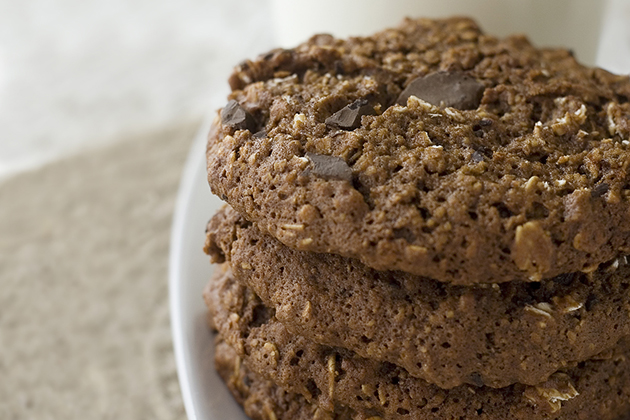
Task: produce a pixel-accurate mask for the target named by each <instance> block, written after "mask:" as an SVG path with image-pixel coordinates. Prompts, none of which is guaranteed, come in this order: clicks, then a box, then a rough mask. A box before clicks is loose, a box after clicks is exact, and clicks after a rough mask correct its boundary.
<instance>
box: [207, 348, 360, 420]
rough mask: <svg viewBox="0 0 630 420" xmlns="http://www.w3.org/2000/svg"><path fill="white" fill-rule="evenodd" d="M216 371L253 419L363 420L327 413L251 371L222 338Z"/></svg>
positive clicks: (343, 412)
mask: <svg viewBox="0 0 630 420" xmlns="http://www.w3.org/2000/svg"><path fill="white" fill-rule="evenodd" d="M214 358H215V366H216V369H217V372H218V373H219V375H220V376H221V378H222V379H223V381H224V382H225V384H226V385H227V387H228V389H229V390H230V392H231V393H232V395H233V396H234V399H235V400H236V401H237V402H238V403H239V404H240V405H241V406H243V410H244V411H245V413H246V414H247V415H248V416H249V417H250V418H251V419H253V420H363V419H366V416H359V415H357V414H356V413H353V411H352V410H349V409H347V408H343V407H338V408H337V410H336V411H334V412H327V411H324V410H322V409H321V408H319V407H317V406H316V405H314V404H312V403H310V402H308V401H307V400H306V399H305V398H304V397H303V396H301V395H298V394H295V393H292V392H287V391H285V390H283V389H282V388H280V387H278V386H277V385H276V384H274V383H273V382H271V381H269V380H266V379H264V378H262V377H261V376H260V375H257V374H255V373H254V372H252V371H251V370H249V369H248V368H247V367H246V366H245V365H244V364H243V363H241V359H240V357H239V356H238V355H237V354H236V352H235V351H234V349H232V348H231V347H230V346H229V345H228V344H227V343H225V341H223V339H222V338H221V336H218V337H217V339H216V341H215V350H214Z"/></svg>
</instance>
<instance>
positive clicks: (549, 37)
mask: <svg viewBox="0 0 630 420" xmlns="http://www.w3.org/2000/svg"><path fill="white" fill-rule="evenodd" d="M606 3H607V1H606V0H317V1H312V0H272V6H273V9H272V10H273V18H274V20H275V22H274V30H275V33H276V41H277V42H278V43H279V44H280V45H281V46H282V47H292V46H295V45H297V44H298V43H300V42H303V41H305V40H306V39H308V38H309V37H310V36H311V35H313V34H316V33H330V34H333V35H335V36H337V37H347V36H352V35H359V36H360V35H369V34H371V33H374V32H376V31H379V30H382V29H385V28H388V27H392V26H396V25H397V24H398V23H400V22H401V21H402V19H403V18H404V17H406V16H409V17H412V18H413V17H428V18H438V17H449V16H470V17H472V18H474V19H475V20H476V21H477V22H478V23H479V24H480V25H481V28H482V29H483V30H484V31H485V32H486V33H488V34H491V35H496V36H499V37H503V36H506V35H509V34H512V33H524V34H526V35H527V36H528V37H529V39H530V40H531V41H532V42H533V43H534V44H535V45H536V46H540V47H543V46H545V47H547V46H548V47H564V48H569V49H571V50H573V51H574V53H575V54H576V56H577V58H578V60H580V61H581V62H583V63H585V64H589V65H593V64H594V63H595V57H596V53H597V46H598V41H599V35H600V30H601V22H602V16H603V12H604V9H605V7H606Z"/></svg>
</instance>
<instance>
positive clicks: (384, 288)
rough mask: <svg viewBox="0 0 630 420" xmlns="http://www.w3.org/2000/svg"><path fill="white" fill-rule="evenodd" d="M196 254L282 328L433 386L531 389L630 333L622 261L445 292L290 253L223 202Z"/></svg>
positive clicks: (629, 269) (628, 280) (409, 278)
mask: <svg viewBox="0 0 630 420" xmlns="http://www.w3.org/2000/svg"><path fill="white" fill-rule="evenodd" d="M207 232H208V235H207V242H206V252H208V253H210V254H211V255H212V258H213V260H214V261H215V262H223V261H225V260H228V261H229V262H230V265H231V267H232V269H233V272H234V275H235V276H236V277H237V278H238V279H239V280H242V281H243V282H244V283H245V284H247V285H248V287H251V288H252V289H253V290H254V291H255V293H256V294H257V295H258V296H260V297H261V299H262V300H263V301H264V302H265V304H266V305H268V306H269V307H272V308H274V310H275V316H276V317H277V318H278V319H279V320H280V322H282V323H283V324H284V325H285V326H286V327H287V328H288V329H289V330H290V331H292V332H294V333H299V334H301V335H303V336H304V337H306V338H308V339H311V340H314V341H316V342H319V343H322V344H327V345H330V346H339V347H345V348H348V349H350V350H353V351H355V352H357V353H358V354H359V355H361V356H363V357H367V358H370V359H376V360H381V361H388V362H391V363H395V364H397V365H400V366H403V367H404V368H406V369H407V370H408V371H409V373H410V374H412V375H414V376H416V377H419V378H423V379H425V380H427V381H428V382H431V383H434V384H437V385H439V386H440V387H443V388H452V387H454V386H457V385H461V384H463V383H469V384H473V385H481V384H484V385H488V386H492V387H504V386H507V385H510V384H512V383H524V384H529V385H534V384H537V383H539V382H542V381H544V380H545V379H546V378H547V377H548V376H549V375H551V374H552V373H553V372H555V371H556V370H558V369H560V368H562V367H565V366H567V365H570V364H572V363H574V362H580V361H583V360H587V359H589V358H590V357H592V356H593V355H595V354H598V353H600V352H601V351H604V350H606V349H609V348H611V347H612V346H613V345H614V344H615V343H616V342H617V341H618V340H619V339H620V338H621V337H623V336H625V335H630V294H629V293H628V290H630V265H628V260H627V259H626V258H625V257H622V258H619V259H617V260H614V261H611V262H609V263H607V264H602V265H600V266H599V268H598V269H597V270H595V271H593V272H591V273H589V274H584V273H580V272H578V273H572V274H564V275H561V276H558V277H554V278H552V279H549V280H544V281H542V282H540V283H529V282H509V283H502V284H499V285H497V284H495V285H492V286H490V285H478V286H454V285H447V284H444V283H441V282H438V281H435V280H430V279H419V278H418V277H416V276H413V275H411V274H407V273H404V272H400V271H398V272H395V271H389V272H378V271H376V270H373V269H370V268H369V267H367V266H365V265H363V264H361V263H360V262H359V261H357V260H352V259H347V258H344V257H340V256H337V255H331V254H315V253H310V252H304V251H296V250H294V249H291V248H289V247H286V246H285V245H283V244H282V243H280V242H279V241H278V240H276V239H273V238H272V237H270V236H268V235H264V234H262V233H261V232H260V231H259V230H258V229H257V228H256V227H255V225H253V224H252V223H250V222H247V221H246V220H245V219H244V218H243V217H241V216H240V215H239V214H238V213H236V212H235V211H234V210H232V209H230V208H228V207H226V208H224V209H223V210H221V211H220V212H219V213H218V214H217V215H215V216H214V217H213V219H212V220H211V221H210V223H209V224H208V229H207Z"/></svg>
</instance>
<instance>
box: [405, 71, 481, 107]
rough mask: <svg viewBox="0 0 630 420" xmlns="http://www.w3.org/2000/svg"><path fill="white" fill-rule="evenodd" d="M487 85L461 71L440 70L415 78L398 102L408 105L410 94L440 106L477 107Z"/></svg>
mask: <svg viewBox="0 0 630 420" xmlns="http://www.w3.org/2000/svg"><path fill="white" fill-rule="evenodd" d="M484 89H485V86H484V85H482V84H481V83H479V82H478V81H477V80H476V79H474V78H473V77H470V76H468V75H467V74H465V73H461V72H453V73H449V72H438V73H432V74H429V75H428V76H424V77H418V78H417V79H414V80H413V81H412V82H411V83H410V84H409V86H407V87H406V88H405V90H403V91H402V93H401V94H400V96H399V97H398V100H397V101H396V103H398V104H399V105H406V104H407V99H409V97H410V96H416V97H418V98H419V99H422V100H423V101H426V102H428V103H430V104H433V105H436V106H440V107H453V108H457V109H476V108H477V107H478V106H479V103H480V102H481V98H482V96H483V91H484Z"/></svg>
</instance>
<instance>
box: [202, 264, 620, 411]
mask: <svg viewBox="0 0 630 420" xmlns="http://www.w3.org/2000/svg"><path fill="white" fill-rule="evenodd" d="M220 271H221V270H219V272H218V273H217V274H218V275H217V277H215V278H214V279H213V280H212V281H211V283H210V287H209V288H208V289H207V290H206V300H207V302H208V303H209V304H210V306H211V311H212V312H214V320H215V323H216V326H217V329H218V330H219V331H220V332H221V334H223V337H225V339H226V341H227V343H228V344H229V345H231V346H234V348H235V349H236V350H233V352H235V356H234V357H235V358H237V359H236V360H238V361H239V363H240V361H241V360H242V361H243V362H244V364H245V365H247V366H248V367H249V368H251V369H252V371H253V372H255V374H258V375H260V376H259V378H265V379H260V380H261V381H263V382H264V383H265V384H267V385H264V386H263V388H264V389H265V391H264V392H262V393H261V392H260V391H255V392H253V393H252V392H251V391H250V392H249V394H247V397H241V399H240V400H241V401H244V402H243V405H244V406H245V407H246V412H247V413H248V414H249V415H252V414H250V412H252V413H254V414H255V415H256V417H254V416H253V415H252V416H253V418H268V419H273V418H274V417H273V416H270V415H268V416H267V417H264V415H265V411H264V410H267V412H269V407H270V406H269V403H267V405H265V404H262V403H260V401H262V400H263V398H262V397H260V395H264V396H265V398H266V399H267V401H269V400H270V399H271V401H280V402H281V404H280V405H278V407H280V408H281V410H280V412H281V413H285V412H288V411H292V412H293V413H294V414H292V416H293V417H286V418H296V419H297V418H315V417H314V415H315V412H317V413H318V416H323V415H332V416H336V415H341V414H339V413H344V414H343V415H346V416H350V417H332V418H353V419H360V418H372V419H373V420H376V419H382V420H386V419H397V420H404V419H410V420H411V419H418V420H424V419H427V420H428V419H431V420H438V419H444V418H454V419H464V418H465V419H486V420H494V419H502V420H504V419H514V420H517V419H518V420H530V419H558V420H559V419H571V420H573V419H578V420H617V419H621V418H624V417H623V416H624V414H625V413H628V411H629V410H630V360H629V359H628V356H629V355H630V340H628V339H623V340H622V341H621V342H620V343H619V345H617V346H616V347H615V348H614V349H612V350H611V351H609V352H607V353H606V354H601V355H599V356H598V357H597V358H595V359H593V360H590V361H587V362H583V363H580V364H578V365H577V366H575V367H572V368H567V369H566V370H565V371H563V372H558V373H556V374H554V375H552V377H551V378H550V379H549V380H548V381H546V382H545V383H542V384H539V385H538V386H524V385H519V384H516V385H513V386H510V387H506V388H503V389H492V388H488V387H473V386H468V385H465V386H461V387H456V388H454V389H451V390H448V391H445V390H441V389H439V388H438V387H436V386H435V385H431V384H428V383H426V382H425V381H423V380H421V379H417V378H413V377H411V376H409V374H408V373H407V372H405V371H404V370H403V369H402V368H399V367H397V366H394V365H391V364H382V363H380V362H375V361H372V360H369V359H364V358H361V357H359V356H356V355H353V354H352V353H350V352H348V351H347V350H345V349H341V348H332V347H327V346H322V345H319V344H316V343H313V342H309V341H308V340H306V339H304V338H303V337H299V336H294V335H292V334H290V333H288V332H287V331H286V330H285V329H284V328H283V326H282V324H280V323H279V322H278V321H277V320H276V319H275V317H274V316H273V311H272V310H270V309H269V308H265V307H264V305H262V302H261V301H260V300H259V299H258V298H257V297H256V296H255V295H254V294H253V293H252V292H251V290H249V289H247V288H246V287H245V286H243V285H241V284H240V283H239V282H238V281H237V280H236V279H234V278H233V277H232V275H231V273H230V272H229V270H228V271H226V272H223V273H221V272H220ZM337 359H339V360H337ZM331 366H332V370H331ZM238 367H239V369H240V365H239V366H238ZM243 368H244V367H243ZM331 373H332V374H333V376H332V377H331ZM251 375H253V374H251V373H250V376H251ZM331 378H332V380H329V379H331ZM250 381H251V379H250ZM241 382H242V381H241ZM278 385H279V386H278ZM259 386H262V385H259ZM231 389H233V392H235V391H234V389H236V390H238V389H239V388H238V387H235V386H234V385H231ZM257 389H260V388H257ZM271 389H273V391H270V390H271ZM283 390H287V391H288V392H285V391H283ZM320 390H321V391H320ZM328 391H330V392H328ZM254 394H255V395H259V396H258V397H255V398H253V400H252V397H251V396H250V395H254ZM237 398H238V397H237ZM248 401H249V402H248ZM251 401H258V405H257V406H255V407H258V408H257V409H253V408H251V405H252V403H251ZM274 404H275V403H274ZM272 405H273V404H272ZM318 406H319V407H321V408H325V409H326V410H328V413H327V412H326V411H323V410H321V409H320V410H319V411H317V407H318ZM261 407H262V408H261ZM265 407H266V408H265ZM284 407H286V409H285V408H284ZM298 407H301V408H300V409H299V410H298ZM340 407H343V410H341V411H340ZM353 410H354V411H353ZM261 413H262V414H261ZM331 413H336V414H331ZM261 415H262V416H263V417H260V416H261ZM283 415H284V414H283ZM298 416H306V417H298ZM277 418H280V416H277ZM320 418H322V417H320ZM323 418H326V417H323Z"/></svg>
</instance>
